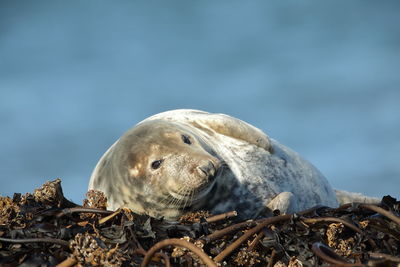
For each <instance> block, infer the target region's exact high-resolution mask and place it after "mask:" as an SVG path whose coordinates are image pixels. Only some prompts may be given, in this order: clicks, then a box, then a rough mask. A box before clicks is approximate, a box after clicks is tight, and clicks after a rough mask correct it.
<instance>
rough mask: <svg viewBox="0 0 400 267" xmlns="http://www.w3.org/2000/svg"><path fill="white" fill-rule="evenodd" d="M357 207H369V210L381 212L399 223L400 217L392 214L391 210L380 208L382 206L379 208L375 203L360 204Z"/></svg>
mask: <svg viewBox="0 0 400 267" xmlns="http://www.w3.org/2000/svg"><path fill="white" fill-rule="evenodd" d="M359 207H360V208H363V209H369V210H372V211H375V212H377V213H379V214H382V215H383V216H385V217H387V218H389V219H391V220H392V221H394V222H395V223H397V224H398V225H400V217H398V216H396V215H394V214H393V213H392V212H390V211H388V210H385V209H382V208H380V207H378V206H376V205H372V204H360V206H359Z"/></svg>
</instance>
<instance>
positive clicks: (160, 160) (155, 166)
mask: <svg viewBox="0 0 400 267" xmlns="http://www.w3.org/2000/svg"><path fill="white" fill-rule="evenodd" d="M162 162H163V160H162V159H159V160H155V161H153V162H152V163H151V167H152V168H153V169H154V170H156V169H158V168H160V166H161V163H162Z"/></svg>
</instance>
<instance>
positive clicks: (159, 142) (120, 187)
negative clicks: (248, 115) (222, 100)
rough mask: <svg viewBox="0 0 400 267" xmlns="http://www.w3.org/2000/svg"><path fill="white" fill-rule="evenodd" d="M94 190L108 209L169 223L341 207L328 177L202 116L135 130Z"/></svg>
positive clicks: (232, 122)
mask: <svg viewBox="0 0 400 267" xmlns="http://www.w3.org/2000/svg"><path fill="white" fill-rule="evenodd" d="M89 189H96V190H100V191H103V192H104V193H105V195H106V196H107V198H108V203H109V209H116V208H118V207H121V206H125V207H128V208H131V209H132V210H134V211H135V212H138V213H143V214H148V215H150V216H152V217H164V218H166V219H176V218H178V217H179V216H181V215H183V214H184V213H185V212H187V211H193V210H199V209H206V210H209V211H211V212H212V213H214V214H217V213H221V212H226V211H230V210H236V211H237V212H238V214H239V215H240V217H242V218H253V217H256V216H257V215H258V214H260V212H263V211H265V210H267V211H270V212H271V211H273V210H275V209H279V210H280V211H281V212H282V213H291V212H296V211H300V210H304V209H307V208H310V207H313V206H315V205H325V206H330V207H336V206H337V205H338V201H337V198H336V195H335V192H334V190H333V189H332V187H331V186H330V185H329V183H328V181H327V180H326V179H325V177H324V176H323V175H322V174H321V173H320V172H319V171H318V170H317V169H316V168H315V167H314V166H313V165H311V164H310V163H309V162H307V161H306V160H305V159H303V158H302V157H300V156H299V155H298V154H297V153H296V152H294V151H292V150H290V149H289V148H287V147H285V146H284V145H281V144H280V143H278V142H277V141H275V140H273V139H271V138H269V137H268V136H267V135H266V134H265V133H263V132H262V131H261V130H259V129H257V128H256V127H254V126H252V125H250V124H248V123H246V122H243V121H241V120H239V119H236V118H233V117H230V116H227V115H224V114H212V113H207V112H203V111H198V110H173V111H167V112H163V113H160V114H157V115H154V116H152V117H149V118H147V119H145V120H144V121H142V122H140V123H138V124H137V125H136V126H135V127H133V128H132V129H130V130H129V131H128V132H126V133H125V134H124V135H123V136H122V137H121V138H120V139H119V140H117V141H116V142H115V143H114V145H112V146H111V147H110V148H109V149H108V151H107V152H106V153H105V154H104V155H103V156H102V158H101V159H100V161H99V162H98V164H97V166H96V167H95V169H94V171H93V173H92V176H91V178H90V182H89Z"/></svg>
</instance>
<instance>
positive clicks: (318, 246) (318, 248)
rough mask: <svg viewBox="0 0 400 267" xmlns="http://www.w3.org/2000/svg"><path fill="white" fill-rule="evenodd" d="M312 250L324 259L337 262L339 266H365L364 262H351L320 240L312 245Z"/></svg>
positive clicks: (332, 262)
mask: <svg viewBox="0 0 400 267" xmlns="http://www.w3.org/2000/svg"><path fill="white" fill-rule="evenodd" d="M312 250H313V251H314V253H315V255H317V256H318V257H320V258H321V259H323V260H324V261H326V262H328V263H331V264H335V265H338V266H344V267H353V266H365V265H364V264H357V263H349V262H347V261H346V260H345V259H343V258H342V257H340V256H339V255H337V254H336V253H335V252H333V251H332V250H331V249H330V248H329V247H328V246H327V245H325V244H322V243H320V242H315V243H314V244H313V245H312Z"/></svg>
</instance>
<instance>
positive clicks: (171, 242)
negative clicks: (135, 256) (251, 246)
mask: <svg viewBox="0 0 400 267" xmlns="http://www.w3.org/2000/svg"><path fill="white" fill-rule="evenodd" d="M167 246H179V247H184V248H187V249H189V250H190V251H192V252H193V253H194V254H196V255H197V256H198V257H199V258H200V259H201V260H202V261H203V262H204V264H206V265H207V266H210V267H217V264H215V262H214V261H213V260H212V259H210V258H209V257H208V255H207V254H206V253H204V252H203V251H202V250H201V249H200V248H198V247H196V246H195V245H194V244H192V243H190V242H189V241H186V240H184V239H178V238H170V239H165V240H163V241H160V242H158V243H156V244H155V245H154V246H152V247H151V248H150V249H149V250H148V251H147V253H146V256H145V257H144V259H143V262H142V264H141V265H140V266H141V267H146V266H148V264H149V263H150V260H151V258H152V257H153V255H154V254H155V253H156V252H157V251H158V250H159V249H162V248H163V247H167Z"/></svg>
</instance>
